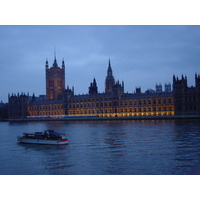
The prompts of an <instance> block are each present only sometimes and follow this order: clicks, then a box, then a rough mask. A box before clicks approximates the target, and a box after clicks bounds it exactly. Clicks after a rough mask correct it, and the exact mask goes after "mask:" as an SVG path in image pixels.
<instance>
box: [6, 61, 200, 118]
mask: <svg viewBox="0 0 200 200" xmlns="http://www.w3.org/2000/svg"><path fill="white" fill-rule="evenodd" d="M45 71H46V95H40V96H39V97H35V95H34V94H33V95H32V96H29V94H25V93H21V94H19V93H18V94H9V95H8V100H9V118H10V119H24V118H33V117H51V118H58V117H61V116H99V117H138V116H173V115H200V75H197V74H195V86H194V87H188V86H187V77H186V76H185V77H184V76H182V77H181V78H180V79H179V78H178V77H175V76H173V85H172V86H171V84H165V86H164V90H163V89H162V85H161V84H157V85H156V88H155V90H152V89H149V90H147V91H146V92H144V93H142V92H141V88H140V87H138V88H136V89H135V92H134V93H125V92H124V82H123V81H122V82H119V81H116V80H115V78H114V76H113V71H112V67H111V63H110V60H109V62H108V68H107V75H106V77H105V92H103V93H99V92H98V87H97V82H96V79H95V78H94V79H93V80H92V82H91V83H90V85H89V88H88V93H87V94H83V95H76V94H74V88H69V87H67V88H65V62H64V60H63V61H62V64H61V67H59V66H58V63H57V60H56V57H55V58H54V62H53V64H52V66H51V67H49V64H48V61H47V60H46V63H45Z"/></svg>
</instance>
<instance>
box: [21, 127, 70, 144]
mask: <svg viewBox="0 0 200 200" xmlns="http://www.w3.org/2000/svg"><path fill="white" fill-rule="evenodd" d="M17 139H18V142H19V143H26V144H55V145H61V144H68V139H66V136H65V134H64V133H58V132H55V131H54V130H46V131H44V132H34V133H23V136H18V137H17Z"/></svg>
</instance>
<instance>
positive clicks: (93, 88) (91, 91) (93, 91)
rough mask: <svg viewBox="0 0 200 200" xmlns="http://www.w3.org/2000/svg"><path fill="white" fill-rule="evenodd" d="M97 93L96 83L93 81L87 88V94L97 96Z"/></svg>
mask: <svg viewBox="0 0 200 200" xmlns="http://www.w3.org/2000/svg"><path fill="white" fill-rule="evenodd" d="M97 93H98V88H97V83H96V79H95V78H94V79H93V83H92V82H91V83H90V87H89V94H97Z"/></svg>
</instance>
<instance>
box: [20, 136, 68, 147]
mask: <svg viewBox="0 0 200 200" xmlns="http://www.w3.org/2000/svg"><path fill="white" fill-rule="evenodd" d="M18 142H19V143H24V144H53V145H63V144H68V140H67V139H62V140H48V139H46V140H45V139H30V138H20V137H18Z"/></svg>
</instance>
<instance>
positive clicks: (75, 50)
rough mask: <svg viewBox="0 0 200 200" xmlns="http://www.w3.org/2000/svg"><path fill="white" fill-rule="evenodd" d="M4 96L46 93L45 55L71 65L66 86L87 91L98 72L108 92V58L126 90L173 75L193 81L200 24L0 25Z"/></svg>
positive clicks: (0, 95)
mask: <svg viewBox="0 0 200 200" xmlns="http://www.w3.org/2000/svg"><path fill="white" fill-rule="evenodd" d="M0 46H1V53H0V64H1V65H0V74H1V78H0V101H1V100H2V101H3V102H4V103H5V102H8V93H10V94H12V93H18V92H19V93H21V92H25V93H27V92H29V94H30V95H32V94H33V93H35V95H36V96H39V95H40V94H45V93H46V89H45V87H46V86H45V61H46V59H48V62H49V65H50V66H51V65H52V63H53V61H54V46H55V47H56V58H57V62H58V65H59V66H61V62H62V59H64V61H65V66H66V70H65V73H66V76H65V79H66V80H65V81H66V87H67V86H69V87H72V86H74V89H75V94H85V93H88V87H89V85H90V82H91V81H92V80H93V79H94V78H96V81H97V86H98V91H99V92H104V90H105V78H106V73H107V67H108V60H109V59H110V61H111V67H112V70H113V75H114V77H115V80H116V81H117V80H119V81H120V82H121V81H124V87H125V92H127V91H128V92H130V93H132V92H134V91H135V87H141V90H142V92H145V91H146V90H147V89H149V88H151V89H155V84H156V83H161V84H162V85H163V87H164V84H165V83H169V82H170V83H171V84H172V77H173V75H176V76H179V77H181V75H182V74H183V75H184V76H185V75H186V76H187V77H188V86H191V85H194V84H195V82H194V77H195V73H199V74H200V26H160V25H158V26H135V25H130V26H125V25H124V26H119V25H118V26H110V25H107V26H94V25H91V26H78V25H75V26H68V25H63V26H59V25H57V26H10V25H9V26H2V25H1V26H0Z"/></svg>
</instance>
